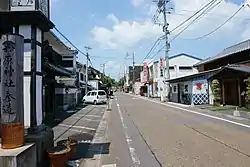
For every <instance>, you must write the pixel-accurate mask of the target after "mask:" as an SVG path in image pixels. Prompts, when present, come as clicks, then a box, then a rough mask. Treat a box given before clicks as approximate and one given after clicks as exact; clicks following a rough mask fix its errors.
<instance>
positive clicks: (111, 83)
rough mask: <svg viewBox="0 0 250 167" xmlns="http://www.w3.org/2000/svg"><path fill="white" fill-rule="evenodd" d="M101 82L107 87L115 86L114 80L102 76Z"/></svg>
mask: <svg viewBox="0 0 250 167" xmlns="http://www.w3.org/2000/svg"><path fill="white" fill-rule="evenodd" d="M101 81H102V83H103V84H105V85H108V87H112V86H115V83H116V82H115V79H114V78H111V77H109V76H102V78H101Z"/></svg>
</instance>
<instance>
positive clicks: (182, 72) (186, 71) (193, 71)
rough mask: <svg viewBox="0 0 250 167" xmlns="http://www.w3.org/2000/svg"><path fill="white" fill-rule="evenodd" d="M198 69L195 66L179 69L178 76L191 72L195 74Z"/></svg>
mask: <svg viewBox="0 0 250 167" xmlns="http://www.w3.org/2000/svg"><path fill="white" fill-rule="evenodd" d="M197 73H198V70H197V69H196V68H193V69H190V70H179V73H178V77H182V76H186V75H191V74H197Z"/></svg>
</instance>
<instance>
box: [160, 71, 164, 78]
mask: <svg viewBox="0 0 250 167" xmlns="http://www.w3.org/2000/svg"><path fill="white" fill-rule="evenodd" d="M160 72H161V77H163V69H161V70H160Z"/></svg>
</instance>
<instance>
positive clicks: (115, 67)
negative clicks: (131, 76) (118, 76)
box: [105, 60, 121, 71]
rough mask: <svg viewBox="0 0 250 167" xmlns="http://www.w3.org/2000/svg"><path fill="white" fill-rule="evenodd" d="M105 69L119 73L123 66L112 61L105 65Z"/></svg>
mask: <svg viewBox="0 0 250 167" xmlns="http://www.w3.org/2000/svg"><path fill="white" fill-rule="evenodd" d="M105 68H106V69H112V70H114V71H118V70H120V68H121V65H120V64H119V63H118V62H116V61H112V60H110V61H107V63H106V64H105Z"/></svg>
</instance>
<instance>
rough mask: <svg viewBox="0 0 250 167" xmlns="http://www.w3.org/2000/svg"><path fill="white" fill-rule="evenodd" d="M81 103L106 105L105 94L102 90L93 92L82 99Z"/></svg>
mask: <svg viewBox="0 0 250 167" xmlns="http://www.w3.org/2000/svg"><path fill="white" fill-rule="evenodd" d="M83 102H85V103H92V104H94V105H96V104H106V103H107V94H106V92H105V91H104V90H93V91H90V92H88V93H87V95H85V96H84V97H83Z"/></svg>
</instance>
